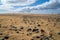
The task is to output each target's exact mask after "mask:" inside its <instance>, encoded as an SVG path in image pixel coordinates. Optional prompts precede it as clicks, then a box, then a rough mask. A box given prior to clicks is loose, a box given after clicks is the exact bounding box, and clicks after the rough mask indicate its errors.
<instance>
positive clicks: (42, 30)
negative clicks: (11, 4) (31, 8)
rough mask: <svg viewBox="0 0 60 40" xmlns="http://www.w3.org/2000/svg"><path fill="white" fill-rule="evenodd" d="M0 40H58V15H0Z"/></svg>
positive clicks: (59, 16)
mask: <svg viewBox="0 0 60 40" xmlns="http://www.w3.org/2000/svg"><path fill="white" fill-rule="evenodd" d="M0 40H60V14H11V15H10V14H5V15H0Z"/></svg>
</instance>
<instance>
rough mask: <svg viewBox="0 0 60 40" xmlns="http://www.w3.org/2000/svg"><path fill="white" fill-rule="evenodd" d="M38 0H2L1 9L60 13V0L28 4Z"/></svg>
mask: <svg viewBox="0 0 60 40" xmlns="http://www.w3.org/2000/svg"><path fill="white" fill-rule="evenodd" d="M36 1H37V0H26V1H25V0H23V1H22V0H21V1H20V2H19V1H17V2H16V0H13V1H12V0H9V1H8V0H2V3H3V5H1V6H0V9H4V10H8V11H7V12H30V13H60V0H49V1H48V2H45V3H43V4H39V5H37V6H27V5H31V4H33V3H35V2H36Z"/></svg>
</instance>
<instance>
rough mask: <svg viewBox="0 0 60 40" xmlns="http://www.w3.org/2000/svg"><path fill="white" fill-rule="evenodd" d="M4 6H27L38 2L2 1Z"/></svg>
mask: <svg viewBox="0 0 60 40" xmlns="http://www.w3.org/2000/svg"><path fill="white" fill-rule="evenodd" d="M1 1H2V3H3V4H4V5H6V4H7V5H14V6H25V5H30V4H33V3H35V2H36V1H37V0H1Z"/></svg>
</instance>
